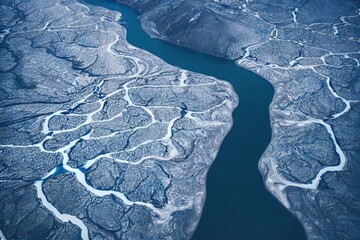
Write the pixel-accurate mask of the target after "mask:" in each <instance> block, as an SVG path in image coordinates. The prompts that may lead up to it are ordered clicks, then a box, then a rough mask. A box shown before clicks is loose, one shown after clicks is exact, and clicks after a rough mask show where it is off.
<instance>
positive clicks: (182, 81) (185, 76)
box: [179, 70, 188, 86]
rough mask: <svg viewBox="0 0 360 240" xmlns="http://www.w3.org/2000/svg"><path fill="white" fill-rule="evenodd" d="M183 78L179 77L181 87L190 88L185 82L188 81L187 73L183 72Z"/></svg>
mask: <svg viewBox="0 0 360 240" xmlns="http://www.w3.org/2000/svg"><path fill="white" fill-rule="evenodd" d="M180 72H181V76H180V77H179V81H180V86H188V85H186V84H185V80H187V71H185V70H181V71H180Z"/></svg>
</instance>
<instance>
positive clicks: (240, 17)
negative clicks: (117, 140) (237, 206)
mask: <svg viewBox="0 0 360 240" xmlns="http://www.w3.org/2000/svg"><path fill="white" fill-rule="evenodd" d="M117 1H118V2H121V3H124V4H127V5H129V6H131V7H133V8H134V9H136V10H137V11H139V12H140V13H141V22H142V26H143V28H144V30H145V31H146V32H147V33H148V34H150V35H151V36H152V37H154V38H159V39H162V40H164V41H168V42H171V43H174V44H177V45H180V46H183V47H187V48H191V49H194V50H196V51H201V52H205V53H208V54H212V55H215V56H219V57H223V58H227V59H232V60H234V61H236V63H237V64H238V65H239V66H241V67H244V68H247V69H249V70H251V71H253V72H255V73H257V74H259V75H260V76H262V77H264V78H265V79H267V80H268V81H269V82H271V83H272V85H273V86H274V88H275V96H274V99H273V102H272V104H271V106H270V116H271V126H272V140H271V142H270V145H269V147H268V148H267V150H266V152H265V153H264V155H263V156H262V158H261V159H260V162H259V169H260V172H261V173H262V175H263V177H264V182H265V184H266V187H267V188H268V190H269V191H270V192H271V193H272V194H273V195H274V196H275V197H276V198H277V199H278V200H279V201H280V202H281V203H282V204H283V205H284V206H285V207H287V208H288V209H289V211H290V212H292V213H293V214H294V215H295V216H296V217H297V218H298V219H299V220H300V221H301V223H302V224H303V226H304V228H305V231H306V233H307V235H308V237H309V239H358V238H360V228H359V227H358V226H359V225H360V179H359V178H358V175H359V173H360V79H359V74H360V71H359V66H360V64H359V59H360V44H359V42H360V38H359V32H360V29H359V28H360V26H359V23H360V10H359V9H360V3H359V1H355V0H348V1H328V0H314V1H305V0H299V1H265V0H254V1H233V0H213V1H212V0H196V1H190V0H185V1H180V0H175V1H170V0H164V1H156V0H154V1H138V0H117Z"/></svg>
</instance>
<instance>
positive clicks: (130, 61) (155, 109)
mask: <svg viewBox="0 0 360 240" xmlns="http://www.w3.org/2000/svg"><path fill="white" fill-rule="evenodd" d="M0 12H1V13H0V14H1V16H2V18H1V22H0V24H1V49H0V54H1V63H0V74H1V83H2V84H1V86H0V92H1V94H0V97H1V103H0V111H1V113H0V116H1V120H0V134H1V135H0V196H1V197H0V211H1V214H0V230H1V231H0V238H6V239H79V238H82V239H186V238H189V237H190V236H191V235H192V233H193V231H194V229H195V227H196V224H197V223H198V221H199V218H200V214H201V209H202V205H203V202H204V198H205V192H204V191H205V176H206V172H207V170H208V168H209V167H210V165H211V163H212V161H213V160H214V158H215V156H216V154H217V151H218V149H219V148H220V144H221V141H222V140H223V138H224V136H225V135H226V133H227V132H228V131H229V130H230V128H231V125H232V118H231V113H232V111H233V109H234V108H235V107H236V105H237V101H238V99H237V96H236V94H235V93H234V91H233V89H232V88H231V86H230V85H229V84H228V83H225V82H222V81H219V80H216V79H214V78H211V77H207V76H203V75H200V74H196V73H193V72H187V71H184V70H181V69H178V68H175V67H172V66H170V65H168V64H166V63H165V62H163V61H162V60H160V59H158V58H156V57H155V56H153V55H151V54H149V53H147V52H145V51H143V50H140V49H137V48H135V47H133V46H131V45H129V44H128V43H127V42H126V39H125V36H126V31H125V28H124V27H123V26H121V14H120V13H115V12H111V11H108V10H106V9H103V8H99V7H92V6H86V5H84V4H80V3H79V2H77V1H75V0H68V1H60V0H50V1H42V0H31V1H3V2H2V3H1V7H0Z"/></svg>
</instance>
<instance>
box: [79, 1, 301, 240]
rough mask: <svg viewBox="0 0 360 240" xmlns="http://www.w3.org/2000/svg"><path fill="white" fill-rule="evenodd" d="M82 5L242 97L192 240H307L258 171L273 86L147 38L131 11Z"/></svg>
mask: <svg viewBox="0 0 360 240" xmlns="http://www.w3.org/2000/svg"><path fill="white" fill-rule="evenodd" d="M85 2H86V3H90V4H93V5H98V6H102V7H105V8H108V9H110V10H114V11H119V12H121V13H122V15H123V21H125V22H126V29H127V40H128V42H130V43H131V44H132V45H134V46H136V47H139V48H142V49H145V50H147V51H149V52H151V53H153V54H154V55H156V56H158V57H160V58H162V59H163V60H164V61H166V62H167V63H169V64H171V65H174V66H177V67H180V68H183V69H187V70H190V71H195V72H198V73H203V74H206V75H211V76H214V77H217V78H219V79H222V80H226V81H229V82H230V83H231V84H232V85H233V87H234V89H235V91H236V93H237V94H238V95H239V97H240V104H239V107H238V108H237V109H236V110H235V111H234V113H233V117H234V127H233V128H232V130H231V131H230V133H229V134H228V135H227V136H226V138H225V140H224V142H223V144H222V146H221V149H220V152H219V154H218V156H217V158H216V160H215V162H214V164H213V165H212V167H211V168H210V171H209V173H208V179H207V199H206V202H205V206H204V211H203V215H202V217H201V221H200V223H199V226H198V228H197V230H196V232H195V234H194V236H193V238H192V239H194V240H212V239H214V240H215V239H216V240H240V239H254V240H255V239H256V240H257V239H279V240H282V239H284V240H296V239H305V234H304V230H303V228H302V226H301V224H300V223H299V222H298V221H297V220H296V219H295V217H294V216H292V215H291V214H290V213H289V212H288V211H287V210H286V209H285V208H284V207H283V206H282V205H281V204H280V203H279V202H278V201H277V200H276V199H275V198H274V197H273V196H272V195H271V194H270V193H269V192H268V191H267V190H266V189H265V187H264V183H263V180H262V177H261V175H260V173H259V170H258V167H257V166H258V161H259V159H260V157H261V155H262V153H263V152H264V150H265V148H266V146H267V145H268V144H269V142H270V138H271V129H270V121H269V110H268V108H269V104H270V102H271V100H272V96H273V93H274V90H273V87H272V86H271V85H270V84H269V83H268V82H267V81H266V80H264V79H263V78H261V77H259V76H258V75H256V74H254V73H252V72H250V71H247V70H245V69H242V68H240V67H238V66H236V65H235V64H234V62H232V61H229V60H225V59H222V58H217V57H214V56H210V55H207V54H203V53H199V52H195V51H192V50H189V49H185V48H182V47H178V46H176V45H173V44H170V43H166V42H164V41H160V40H157V39H152V38H150V37H149V36H148V35H147V34H146V33H145V32H144V31H143V30H142V28H141V26H140V21H139V19H138V18H137V17H138V13H137V12H136V11H135V10H133V9H131V8H130V7H127V6H125V5H122V4H119V3H116V2H114V1H111V0H101V1H100V0H85Z"/></svg>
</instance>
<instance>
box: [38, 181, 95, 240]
mask: <svg viewBox="0 0 360 240" xmlns="http://www.w3.org/2000/svg"><path fill="white" fill-rule="evenodd" d="M42 183H43V181H42V180H41V181H36V182H35V183H34V185H35V187H36V191H37V196H38V198H40V200H41V202H42V205H43V206H44V207H45V208H47V209H48V210H49V211H50V212H51V213H52V214H53V215H54V216H55V217H56V218H58V219H59V220H61V221H62V222H71V223H73V224H75V225H76V226H78V227H79V228H80V230H81V238H82V239H85V240H88V239H89V232H88V229H87V227H86V226H85V224H84V223H83V221H81V220H80V219H79V218H77V217H75V216H72V215H69V214H62V213H60V212H59V210H57V209H56V208H55V207H54V206H53V205H52V204H51V203H50V202H49V201H48V200H47V198H46V196H45V194H44V192H43V190H42Z"/></svg>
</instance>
